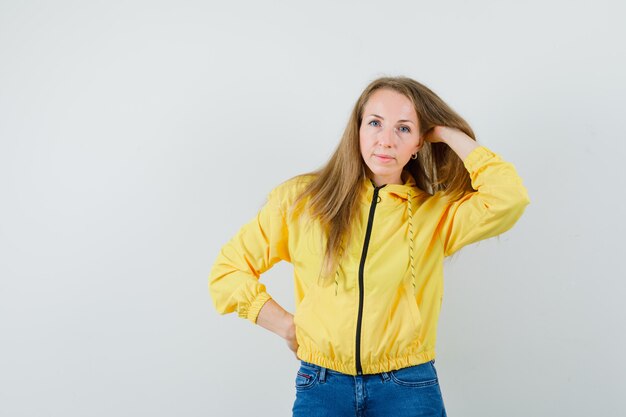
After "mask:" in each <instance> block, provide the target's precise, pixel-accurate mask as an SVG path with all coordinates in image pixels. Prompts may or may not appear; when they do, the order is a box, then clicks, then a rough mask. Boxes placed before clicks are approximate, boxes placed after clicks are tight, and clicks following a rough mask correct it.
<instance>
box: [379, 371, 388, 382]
mask: <svg viewBox="0 0 626 417" xmlns="http://www.w3.org/2000/svg"><path fill="white" fill-rule="evenodd" d="M380 377H381V378H382V379H383V382H387V381H389V374H388V373H387V372H381V373H380Z"/></svg>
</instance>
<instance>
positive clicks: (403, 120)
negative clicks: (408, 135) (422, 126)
mask: <svg viewBox="0 0 626 417" xmlns="http://www.w3.org/2000/svg"><path fill="white" fill-rule="evenodd" d="M368 116H375V117H378V118H379V119H382V120H385V118H384V117H383V116H379V115H377V114H374V113H372V114H369V115H368ZM398 122H408V123H413V124H415V123H414V122H412V121H410V120H406V119H402V120H398Z"/></svg>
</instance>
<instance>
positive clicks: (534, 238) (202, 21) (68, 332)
mask: <svg viewBox="0 0 626 417" xmlns="http://www.w3.org/2000/svg"><path fill="white" fill-rule="evenodd" d="M625 12H626V6H624V3H623V2H620V1H606V0H604V1H602V0H601V1H595V2H588V1H565V0H563V1H545V0H543V1H526V2H519V1H517V2H508V1H472V2H464V1H451V2H450V1H448V2H423V1H412V2H398V1H388V2H380V1H377V2H373V1H346V2H330V1H316V2H306V3H305V2H288V1H284V2H283V1H271V2H270V1H268V2H256V1H240V2H219V3H218V2H215V3H214V2H210V1H187V0H178V1H134V0H131V1H55V2H46V1H7V0H2V1H0V141H1V142H0V415H1V416H2V417H5V416H6V417H20V416H64V417H70V416H72V417H73V416H118V417H122V416H152V417H157V416H244V415H255V416H287V415H290V413H291V406H292V404H293V400H294V398H295V386H294V381H295V373H296V370H297V368H298V362H297V360H296V358H295V357H294V355H293V354H292V352H291V351H290V350H289V349H288V348H287V345H286V343H285V342H284V341H283V340H282V339H280V338H279V337H278V336H276V335H274V334H273V333H270V332H268V331H266V330H265V329H263V328H261V327H260V326H255V325H252V323H250V322H248V321H246V320H243V319H240V318H238V317H237V316H236V314H230V315H225V316H221V315H219V314H217V312H216V310H215V309H214V307H213V303H212V300H211V298H210V296H209V293H208V289H207V277H208V273H209V270H210V268H211V265H212V263H213V262H214V260H215V258H216V256H217V253H218V251H219V249H220V247H221V246H222V245H223V244H224V243H225V242H226V241H227V240H228V239H230V237H232V236H233V235H234V234H235V233H236V231H237V230H238V229H239V227H240V226H241V225H243V224H244V223H245V222H247V221H248V220H249V219H251V218H252V217H253V216H255V215H256V212H257V210H258V209H259V208H260V207H261V206H262V204H263V203H264V201H265V198H266V196H267V194H268V193H269V191H270V190H271V189H272V188H273V187H274V186H276V185H278V184H279V183H280V182H282V181H284V180H286V179H287V178H289V177H291V176H293V175H296V174H298V173H302V172H304V171H309V170H313V169H316V168H318V167H319V166H321V165H322V164H323V163H324V162H325V161H326V160H327V159H328V157H329V156H330V155H331V152H332V151H333V150H334V148H335V145H336V144H337V142H338V140H339V138H340V136H341V133H342V132H343V129H344V127H345V124H346V122H347V120H348V116H349V114H350V111H351V109H352V106H353V105H354V102H355V101H356V99H357V97H358V95H359V94H360V92H361V91H362V90H363V88H364V87H365V86H366V85H367V84H368V83H369V82H370V81H372V80H373V79H374V78H377V77H379V76H383V75H405V76H409V77H412V78H414V79H416V80H418V81H420V82H422V83H424V84H426V85H427V86H429V87H430V88H432V89H433V90H434V91H435V92H436V93H437V94H439V95H440V96H441V97H442V98H443V99H444V100H445V101H447V102H448V103H449V104H450V105H451V106H452V107H453V108H454V109H455V110H457V111H458V112H459V113H460V114H461V115H462V116H463V117H464V118H466V120H467V121H468V122H469V123H470V124H471V126H472V127H473V128H474V130H475V132H476V135H477V137H478V141H479V143H481V144H483V145H485V146H487V147H489V148H490V149H492V150H494V151H495V152H497V153H498V154H500V155H501V156H502V157H503V158H504V159H505V160H508V161H510V162H512V163H513V164H514V165H515V167H516V168H517V170H518V172H519V174H520V175H521V176H522V178H523V180H524V184H525V185H526V187H527V188H528V191H529V195H530V199H531V204H530V205H529V206H528V208H527V210H526V212H525V214H524V215H523V217H522V218H521V219H520V221H519V222H518V223H517V224H516V225H515V227H514V228H513V229H511V230H510V231H509V232H507V233H505V234H503V235H501V236H500V237H498V238H494V239H490V240H486V241H483V242H480V243H478V244H475V245H472V246H469V247H466V248H465V249H464V250H463V251H462V252H461V253H460V254H459V256H458V257H456V258H454V259H452V260H448V261H447V262H446V264H445V295H444V301H443V311H442V314H441V317H440V322H439V336H438V344H437V362H436V366H437V369H438V372H439V377H440V384H441V389H442V392H443V396H444V401H445V405H446V408H447V411H448V415H450V416H468V417H473V416H476V417H491V416H494V417H495V416H509V417H517V416H520V417H522V416H523V417H528V416H585V417H586V416H594V415H602V416H623V415H626V402H625V400H624V397H623V393H624V392H626V376H625V371H626V366H625V365H626V360H625V359H624V352H625V351H626V336H625V335H624V332H623V328H624V323H625V320H626V307H625V306H624V298H625V295H626V283H625V278H626V269H625V267H624V236H625V233H626V228H625V221H624V213H626V210H625V198H624V183H625V181H624V180H625V179H626V177H625V174H624V166H623V165H624V157H625V156H626V152H625V149H626V146H625V141H626V134H625V133H624V132H625V129H624V125H623V122H624V120H626V103H625V98H626V81H625V77H624V74H626V57H625V52H624V51H625V49H624V39H626V29H625V26H624V21H623V20H624V14H625ZM261 279H262V281H263V282H264V283H265V284H266V286H267V288H268V292H269V293H270V294H271V295H272V296H273V297H274V298H275V299H276V300H277V302H279V303H280V304H281V305H282V306H283V307H284V308H286V309H287V310H289V311H293V305H294V300H293V282H292V268H291V265H289V264H287V263H281V264H278V265H276V266H275V267H274V268H273V269H272V270H270V271H268V272H267V273H266V274H265V275H264V276H263V277H262V278H261Z"/></svg>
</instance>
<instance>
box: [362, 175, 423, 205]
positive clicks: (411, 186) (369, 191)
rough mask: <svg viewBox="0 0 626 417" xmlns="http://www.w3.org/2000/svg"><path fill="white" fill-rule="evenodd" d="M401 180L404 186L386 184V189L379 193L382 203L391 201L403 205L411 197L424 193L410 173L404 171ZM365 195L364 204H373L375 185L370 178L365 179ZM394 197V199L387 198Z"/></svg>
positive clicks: (381, 189) (383, 188)
mask: <svg viewBox="0 0 626 417" xmlns="http://www.w3.org/2000/svg"><path fill="white" fill-rule="evenodd" d="M400 179H401V180H402V182H403V184H386V185H385V186H384V187H382V188H380V190H379V191H378V195H379V196H380V197H381V199H380V202H381V203H382V202H389V201H390V200H391V201H393V200H396V204H397V203H402V202H404V201H406V200H408V199H409V196H411V197H414V196H416V195H418V194H422V193H424V191H422V190H420V189H419V188H418V187H417V185H416V184H415V180H414V179H413V176H412V175H411V174H410V173H409V171H406V170H403V171H402V174H401V175H400ZM363 186H364V189H365V190H364V193H363V199H364V202H368V203H369V202H371V201H372V197H373V195H374V183H373V182H372V180H371V179H370V178H368V177H365V178H364V179H363ZM385 196H387V197H394V198H385Z"/></svg>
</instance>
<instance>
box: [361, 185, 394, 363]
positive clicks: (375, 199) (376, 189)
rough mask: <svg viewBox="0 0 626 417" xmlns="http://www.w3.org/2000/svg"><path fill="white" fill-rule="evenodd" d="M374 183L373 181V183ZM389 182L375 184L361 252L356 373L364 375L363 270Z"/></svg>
mask: <svg viewBox="0 0 626 417" xmlns="http://www.w3.org/2000/svg"><path fill="white" fill-rule="evenodd" d="M372 184H373V183H372ZM385 185H387V184H383V185H381V186H380V187H376V186H375V185H374V195H373V196H372V203H371V204H370V213H369V217H368V219H367V229H366V230H365V242H364V243H363V253H362V254H361V263H360V265H359V315H358V317H357V321H356V373H357V375H363V369H362V367H361V323H362V321H363V293H364V291H363V271H364V269H365V258H366V257H367V248H368V246H369V243H370V236H371V234H372V224H373V223H374V212H375V211H376V203H377V202H378V192H379V191H380V189H381V188H383V187H384V186H385Z"/></svg>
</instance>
